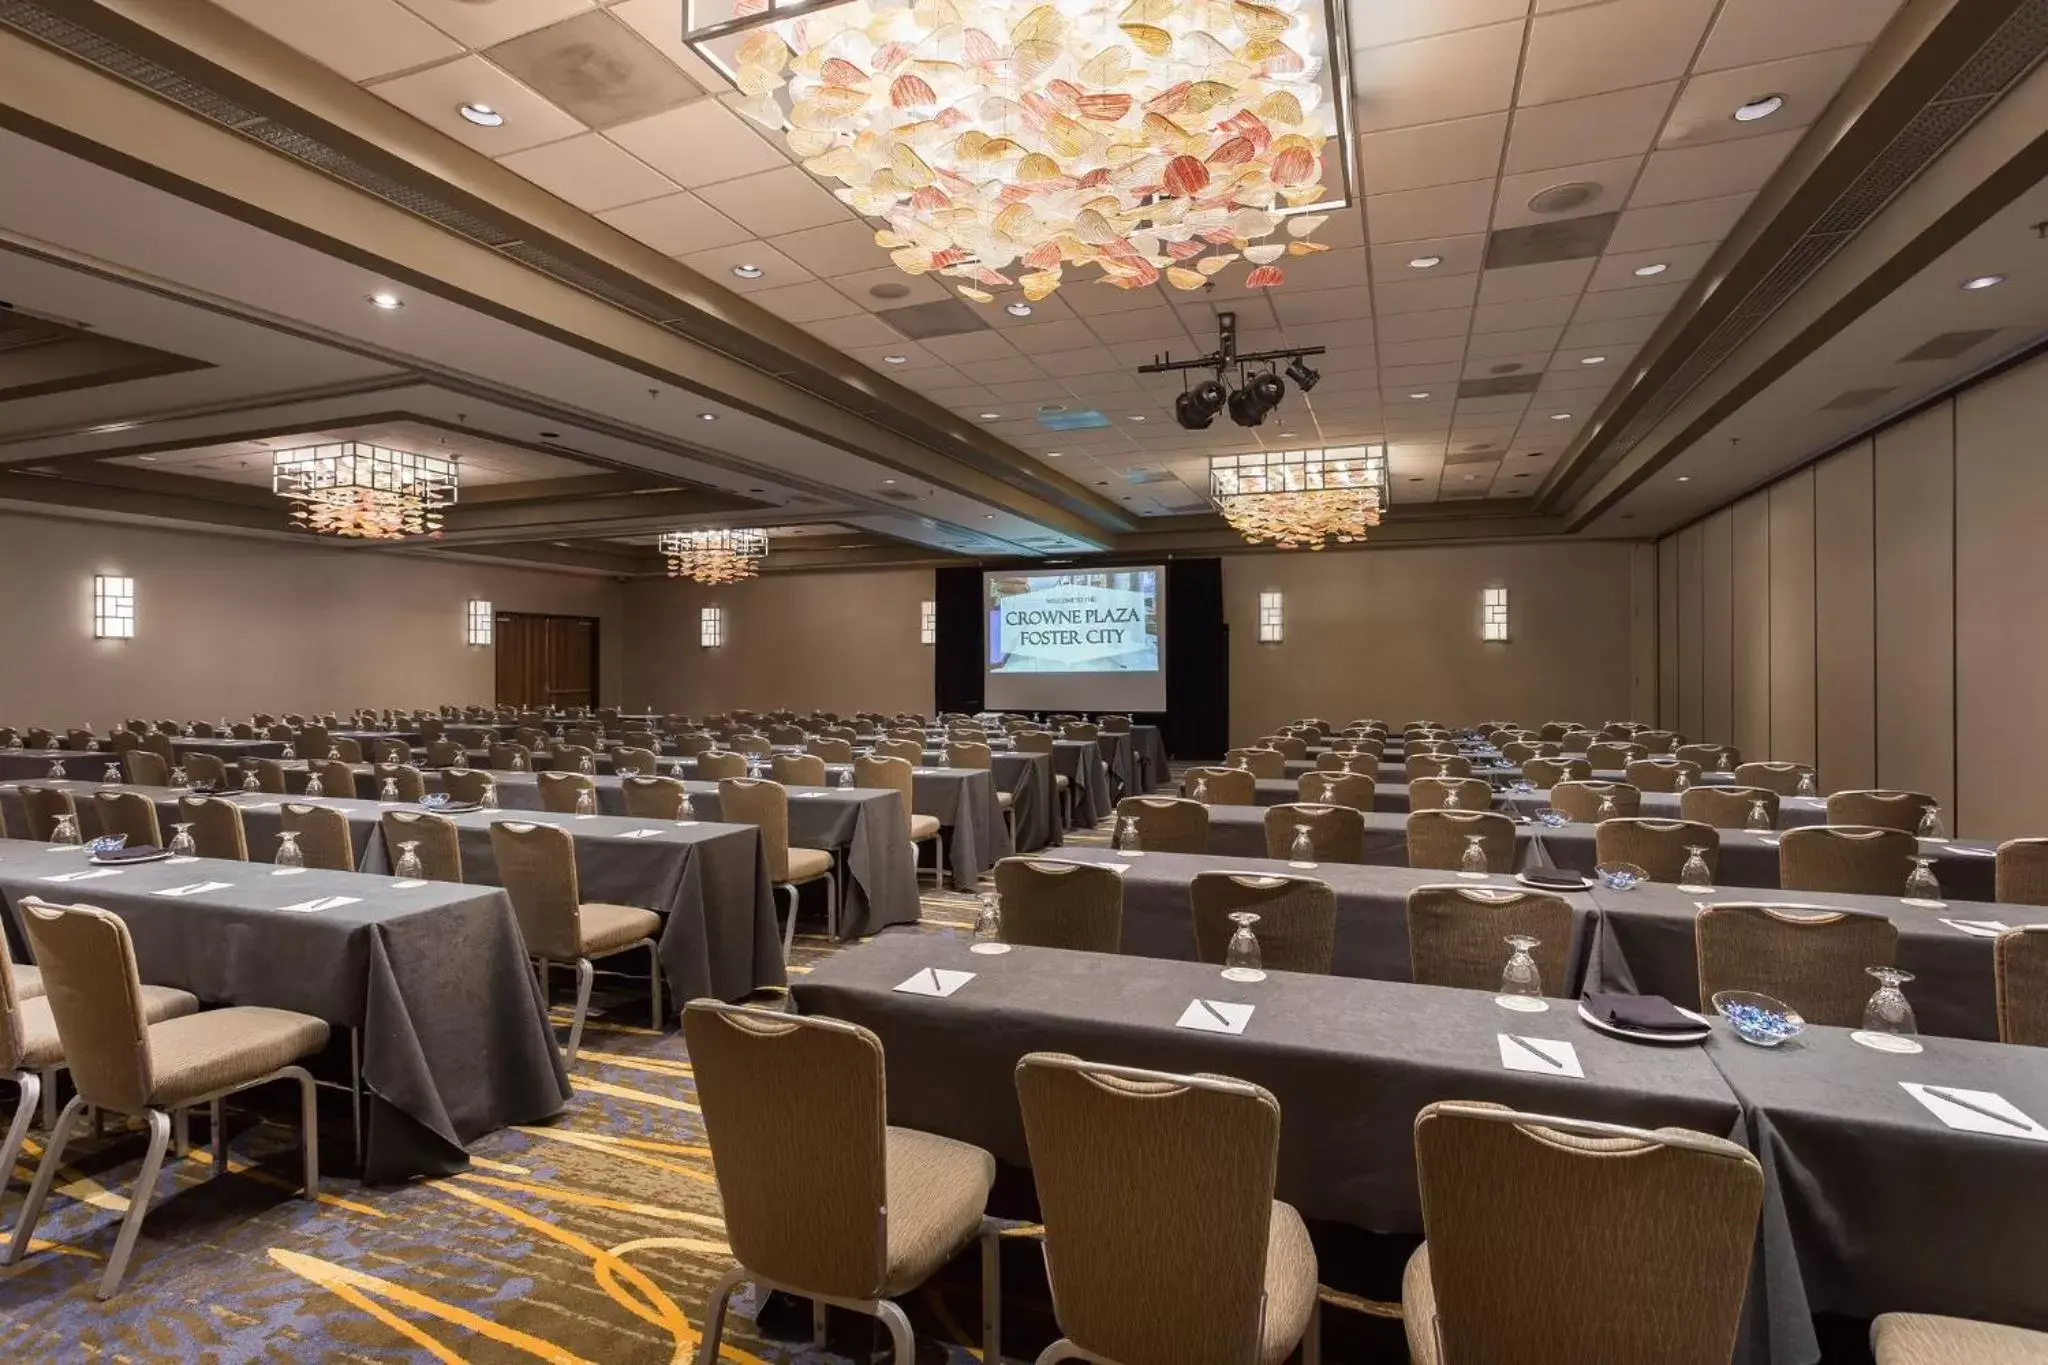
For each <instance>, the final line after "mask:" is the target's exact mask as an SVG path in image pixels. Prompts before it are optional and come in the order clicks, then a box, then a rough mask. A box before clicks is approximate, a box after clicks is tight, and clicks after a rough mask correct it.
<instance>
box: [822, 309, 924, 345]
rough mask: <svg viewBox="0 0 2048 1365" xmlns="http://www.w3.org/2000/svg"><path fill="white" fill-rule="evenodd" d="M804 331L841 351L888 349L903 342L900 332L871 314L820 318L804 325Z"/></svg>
mask: <svg viewBox="0 0 2048 1365" xmlns="http://www.w3.org/2000/svg"><path fill="white" fill-rule="evenodd" d="M804 330H805V331H806V332H809V333H810V334H811V335H812V336H814V337H816V338H817V339H818V340H820V341H822V342H824V343H825V344H826V345H827V346H837V347H838V348H839V349H840V350H842V351H843V350H847V349H848V348H850V347H854V346H882V347H889V346H894V345H897V344H898V343H900V342H902V341H903V340H904V336H903V334H902V333H901V332H899V331H897V330H896V329H895V328H894V327H891V326H890V325H889V324H888V323H886V322H883V321H882V320H881V319H880V318H877V317H876V316H875V315H874V314H873V313H855V314H854V315H853V316H851V317H844V318H821V319H819V320H818V321H816V322H807V323H805V324H804ZM899 354H900V353H899Z"/></svg>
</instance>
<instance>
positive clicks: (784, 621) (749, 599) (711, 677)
mask: <svg viewBox="0 0 2048 1365" xmlns="http://www.w3.org/2000/svg"><path fill="white" fill-rule="evenodd" d="M932 584H933V578H932V572H931V570H929V569H899V570H889V571H886V572H876V573H801V574H798V573H790V574H769V575H767V576H766V577H762V578H756V579H751V580H749V581H747V582H745V583H735V584H732V585H730V586H728V587H722V588H707V587H703V586H700V585H699V584H695V583H690V582H685V581H681V580H673V579H638V580H635V581H634V582H633V583H631V584H628V585H627V587H626V592H625V600H626V632H627V634H628V636H629V637H630V638H631V640H632V642H633V643H632V648H631V649H630V650H629V651H628V653H627V659H626V673H625V689H626V690H625V693H624V698H625V700H626V702H627V703H629V704H630V705H632V706H636V707H637V706H640V705H643V704H645V703H648V702H652V703H654V704H655V705H657V706H659V707H660V708H661V709H663V710H666V711H681V712H685V713H688V714H691V715H698V714H702V713H704V712H707V711H724V710H727V709H729V708H731V707H735V706H749V707H754V708H757V709H767V708H770V707H783V706H787V707H793V708H809V707H824V708H829V709H832V710H835V711H853V710H874V711H918V712H924V713H929V712H930V711H931V710H932V647H931V646H930V645H925V644H920V643H919V642H918V610H919V606H920V604H922V603H924V602H928V601H930V600H932ZM710 605H716V606H718V607H720V608H722V609H723V611H724V613H725V645H724V646H723V647H722V648H719V649H704V648H702V647H700V646H699V644H698V632H697V625H698V611H699V609H700V608H702V607H705V606H710Z"/></svg>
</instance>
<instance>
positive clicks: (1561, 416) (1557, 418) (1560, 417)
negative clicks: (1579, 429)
mask: <svg viewBox="0 0 2048 1365" xmlns="http://www.w3.org/2000/svg"><path fill="white" fill-rule="evenodd" d="M1550 420H1551V421H1553V422H1569V421H1571V420H1572V415H1571V414H1570V413H1568V412H1553V413H1551V414H1550Z"/></svg>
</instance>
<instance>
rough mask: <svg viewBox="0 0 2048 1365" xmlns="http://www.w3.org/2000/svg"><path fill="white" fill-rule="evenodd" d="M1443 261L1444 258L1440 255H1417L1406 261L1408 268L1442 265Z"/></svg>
mask: <svg viewBox="0 0 2048 1365" xmlns="http://www.w3.org/2000/svg"><path fill="white" fill-rule="evenodd" d="M1443 263H1444V258H1443V257H1441V256H1417V257H1416V258H1415V259H1414V260H1412V261H1410V262H1408V268H1409V269H1410V270H1427V269H1429V268H1430V267H1431V266H1433V265H1442V264H1443Z"/></svg>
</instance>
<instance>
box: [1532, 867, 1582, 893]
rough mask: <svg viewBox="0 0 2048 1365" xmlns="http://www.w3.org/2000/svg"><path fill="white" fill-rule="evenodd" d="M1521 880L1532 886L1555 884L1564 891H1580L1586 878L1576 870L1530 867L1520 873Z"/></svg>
mask: <svg viewBox="0 0 2048 1365" xmlns="http://www.w3.org/2000/svg"><path fill="white" fill-rule="evenodd" d="M1522 880H1523V881H1525V882H1528V883H1530V884H1531V885H1534V886H1555V887H1559V888H1561V889H1563V890H1566V891H1580V890H1583V889H1584V888H1585V885H1586V878H1585V876H1584V875H1583V874H1582V873H1578V872H1559V871H1557V870H1555V869H1551V868H1540V867H1535V868H1530V869H1529V870H1528V871H1527V872H1524V873H1523V874H1522Z"/></svg>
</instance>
